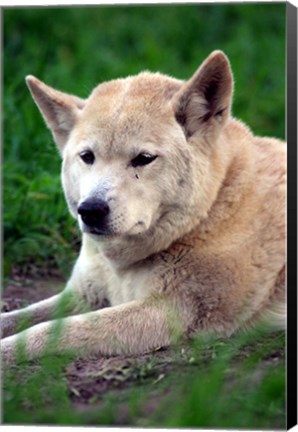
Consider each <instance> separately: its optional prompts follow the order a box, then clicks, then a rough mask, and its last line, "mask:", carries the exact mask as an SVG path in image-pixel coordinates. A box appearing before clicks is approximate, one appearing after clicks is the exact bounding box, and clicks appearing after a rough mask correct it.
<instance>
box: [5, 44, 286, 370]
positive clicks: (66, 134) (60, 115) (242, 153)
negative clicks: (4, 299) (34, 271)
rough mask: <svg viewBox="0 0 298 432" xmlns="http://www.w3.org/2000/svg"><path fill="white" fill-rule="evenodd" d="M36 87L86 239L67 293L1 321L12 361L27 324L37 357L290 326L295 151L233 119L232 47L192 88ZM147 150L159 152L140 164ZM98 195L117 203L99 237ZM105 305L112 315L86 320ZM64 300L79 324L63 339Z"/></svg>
mask: <svg viewBox="0 0 298 432" xmlns="http://www.w3.org/2000/svg"><path fill="white" fill-rule="evenodd" d="M27 83H28V86H29V89H30V91H31V93H32V96H33V98H34V100H35V102H36V103H37V106H38V107H39V109H40V111H41V113H42V115H43V117H44V119H45V121H46V123H47V125H48V127H49V128H50V129H51V132H52V134H53V136H54V139H55V141H56V143H57V145H58V148H59V149H60V152H61V155H62V157H63V168H62V183H63V188H64V192H65V196H66V199H67V203H68V206H69V210H70V212H71V213H72V215H73V216H74V217H75V218H77V219H78V221H79V225H80V228H81V230H82V232H83V241H82V248H81V252H80V256H79V258H78V260H77V263H76V265H75V267H74V270H73V273H72V276H71V278H70V280H69V282H68V284H67V286H66V288H65V290H64V291H63V293H62V294H60V295H58V296H55V297H52V298H51V299H47V300H44V301H41V302H39V303H37V304H35V305H32V306H29V307H27V308H25V309H23V310H21V311H15V312H9V313H6V314H2V316H1V320H2V331H3V335H4V336H8V337H5V338H4V339H3V340H2V342H1V349H2V355H3V358H4V360H6V361H8V362H9V361H13V359H14V357H15V348H16V343H17V340H18V336H16V335H13V336H9V335H10V334H12V333H14V332H15V331H16V326H17V321H18V319H20V318H22V317H23V318H24V317H28V318H30V319H31V324H36V325H34V326H33V327H31V328H30V329H28V330H25V331H24V332H22V333H21V334H20V335H23V336H26V348H27V353H28V356H29V358H34V357H37V356H39V355H41V354H42V353H43V351H44V349H45V348H47V349H48V351H50V352H56V353H61V352H65V351H68V350H73V349H75V350H78V352H79V353H83V354H89V353H99V354H102V355H113V354H119V353H133V354H138V353H143V352H146V351H148V350H152V349H154V348H156V347H158V346H166V345H168V344H170V343H172V342H173V341H175V340H176V338H177V337H179V336H181V335H186V336H189V335H192V334H194V333H196V332H204V331H207V332H210V331H211V332H216V333H217V334H219V335H230V334H232V333H233V332H235V331H236V330H238V329H241V328H244V327H246V326H248V325H249V326H250V325H253V324H254V323H256V322H258V321H266V323H267V324H270V325H271V326H273V327H274V326H277V327H278V328H280V327H284V325H285V176H286V162H285V154H286V145H285V143H284V142H282V141H279V140H277V139H271V138H261V137H256V136H254V135H253V134H252V133H251V131H250V130H249V129H248V128H247V127H246V126H245V125H244V124H242V123H241V122H240V121H238V120H236V119H234V118H233V117H231V98H232V91H233V80H232V74H231V71H230V66H229V62H228V60H227V58H226V57H225V55H224V54H223V53H222V52H220V51H215V52H213V53H212V54H211V55H210V56H209V57H208V58H207V59H206V60H205V62H204V63H203V64H202V66H201V67H200V68H199V69H198V71H197V72H196V73H195V74H194V76H193V77H192V78H191V79H190V80H189V81H186V82H183V81H180V80H176V79H173V78H170V77H167V76H164V75H161V74H158V73H157V74H152V73H149V72H143V73H141V74H139V75H137V76H135V77H128V78H125V79H119V80H114V81H111V82H107V83H103V84H100V85H99V86H98V87H96V88H95V89H94V91H93V92H92V94H91V95H90V97H89V98H88V99H87V100H86V101H83V100H82V99H79V98H77V97H75V96H71V95H67V94H64V93H62V92H58V91H56V90H54V89H52V88H50V87H48V86H46V85H45V84H43V83H42V82H40V81H39V80H37V79H36V78H34V77H32V76H29V77H27ZM256 103H257V101H256ZM85 150H91V151H92V152H93V154H94V155H95V160H94V162H92V164H89V165H88V164H86V163H84V162H83V161H82V159H81V157H80V156H79V154H80V153H81V152H82V151H85ZM140 153H149V154H151V155H153V156H157V158H156V159H155V160H154V161H152V162H151V163H149V164H148V165H144V166H136V167H135V166H133V164H132V161H133V160H134V158H136V157H137V156H138V155H139V154H140ZM90 199H92V200H93V201H96V200H104V202H106V203H107V204H108V206H109V215H108V217H107V220H106V224H105V226H104V228H101V229H103V230H104V232H102V233H101V234H100V235H99V234H98V233H97V234H96V233H95V234H94V232H93V233H92V232H91V228H90V227H89V226H86V224H84V223H83V221H82V218H81V216H79V215H78V207H79V205H80V204H81V203H84V202H86V200H90ZM104 298H106V299H108V300H109V302H110V305H111V306H110V307H108V308H104V309H97V310H95V311H93V312H86V303H87V305H90V306H91V307H93V308H94V307H95V308H98V307H99V305H100V304H101V303H102V301H103V299H104ZM61 299H62V300H63V299H64V301H65V303H66V305H67V307H66V310H65V315H73V316H69V317H67V318H65V319H63V320H62V327H61V331H60V332H58V333H55V331H56V330H57V325H58V324H59V321H49V320H51V319H53V318H54V317H55V313H56V310H57V304H58V303H59V301H61ZM43 321H45V322H43ZM57 323H58V324H57ZM55 325H56V326H55ZM55 329H56V330H55ZM48 335H52V337H53V338H54V342H53V343H52V345H49V347H47V340H48V337H47V336H48Z"/></svg>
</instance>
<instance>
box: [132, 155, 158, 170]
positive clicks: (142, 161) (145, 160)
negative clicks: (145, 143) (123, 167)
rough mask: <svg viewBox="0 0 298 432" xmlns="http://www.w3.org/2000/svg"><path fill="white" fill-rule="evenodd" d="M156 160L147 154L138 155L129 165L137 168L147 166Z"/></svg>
mask: <svg viewBox="0 0 298 432" xmlns="http://www.w3.org/2000/svg"><path fill="white" fill-rule="evenodd" d="M156 158H157V156H153V155H151V154H149V153H140V154H139V155H138V156H137V157H135V158H134V159H133V160H132V161H131V164H132V166H133V167H134V168H135V167H138V166H144V165H148V164H150V163H151V162H153V161H154V160H155V159H156Z"/></svg>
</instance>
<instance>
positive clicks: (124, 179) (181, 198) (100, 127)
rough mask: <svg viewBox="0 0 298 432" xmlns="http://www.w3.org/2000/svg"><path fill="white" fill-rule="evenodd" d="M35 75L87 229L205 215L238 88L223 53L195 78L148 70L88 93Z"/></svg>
mask: <svg viewBox="0 0 298 432" xmlns="http://www.w3.org/2000/svg"><path fill="white" fill-rule="evenodd" d="M26 80H27V84H28V86H29V88H30V91H31V93H32V96H33V98H34V100H35V102H36V103H37V105H38V107H39V109H40V111H41V113H42V115H43V117H44V119H45V121H46V123H47V125H48V127H49V128H50V129H51V131H52V134H53V136H54V139H55V141H56V143H57V146H58V148H59V150H60V152H61V154H62V157H63V171H62V182H63V187H64V191H65V195H66V199H67V202H68V206H69V209H70V211H71V213H72V214H73V215H74V216H75V217H76V218H78V221H79V225H80V228H81V230H82V231H83V232H85V233H87V234H90V235H91V236H92V237H93V238H96V239H98V240H100V239H101V238H103V237H106V236H109V237H115V236H116V237H118V238H119V237H125V236H126V237H127V236H140V235H141V234H147V235H149V236H152V235H154V233H155V234H156V231H155V227H157V226H159V225H160V226H163V229H164V230H171V229H170V228H169V225H171V224H173V225H176V228H175V229H176V230H177V226H184V221H185V223H187V224H188V225H187V226H188V228H189V224H190V222H189V218H188V216H191V217H192V218H193V217H194V215H195V216H196V217H200V216H201V217H202V216H204V215H205V214H206V212H207V211H208V206H209V207H210V200H211V198H212V197H211V196H210V195H212V194H213V192H212V191H211V189H212V188H211V189H210V181H212V179H211V180H210V170H212V169H213V167H212V163H211V162H210V154H211V153H214V144H213V143H215V142H216V141H217V138H218V136H219V135H220V132H221V130H222V128H223V126H224V124H225V122H226V121H227V119H228V117H229V113H230V103H231V94H232V76H231V71H230V67H229V63H228V60H227V58H226V57H225V55H224V54H223V53H222V52H220V51H215V52H213V53H212V54H211V55H210V56H209V57H208V58H207V60H205V62H204V63H203V64H202V65H201V67H200V68H199V69H198V71H197V72H196V73H195V74H194V76H193V77H192V78H191V79H190V80H189V81H186V82H183V81H180V80H176V79H173V78H170V77H167V76H164V75H161V74H159V73H156V74H152V73H148V72H144V73H141V74H139V75H137V76H135V77H128V78H125V79H118V80H113V81H110V82H106V83H103V84H100V85H99V86H98V87H96V88H95V89H94V91H93V92H92V94H91V95H90V97H89V98H88V99H87V100H82V99H80V98H78V97H75V96H72V95H69V94H65V93H62V92H60V91H57V90H54V89H53V88H51V87H48V86H47V85H45V84H44V83H42V82H41V81H39V80H37V79H36V78H34V77H32V76H28V77H27V78H26ZM211 177H212V176H211ZM213 177H216V174H214V176H213ZM214 193H215V192H214ZM163 224H164V225H163ZM166 224H167V225H166ZM185 228H186V227H184V228H182V230H183V229H185Z"/></svg>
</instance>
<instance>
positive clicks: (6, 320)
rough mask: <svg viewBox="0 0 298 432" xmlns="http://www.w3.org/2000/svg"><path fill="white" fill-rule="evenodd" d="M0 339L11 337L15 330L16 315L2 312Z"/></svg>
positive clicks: (0, 317)
mask: <svg viewBox="0 0 298 432" xmlns="http://www.w3.org/2000/svg"><path fill="white" fill-rule="evenodd" d="M0 323H1V324H0V328H1V339H2V338H6V337H7V336H10V335H12V334H13V333H14V332H15V329H16V315H15V313H14V312H4V313H1V316H0Z"/></svg>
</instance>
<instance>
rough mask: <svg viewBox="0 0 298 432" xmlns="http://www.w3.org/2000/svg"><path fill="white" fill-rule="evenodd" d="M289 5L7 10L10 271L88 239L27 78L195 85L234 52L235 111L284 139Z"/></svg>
mask: <svg viewBox="0 0 298 432" xmlns="http://www.w3.org/2000/svg"><path fill="white" fill-rule="evenodd" d="M285 8H286V6H285V4H235V5H234V4H225V5H223V4H222V5H167V6H143V7H140V6H130V7H89V8H87V7H83V8H81V7H76V8H63V7H61V8H24V9H18V8H14V9H5V10H4V12H3V24H4V57H3V58H4V71H3V72H4V92H3V96H4V101H3V108H4V111H3V112H4V113H3V124H4V133H3V144H4V145H3V159H4V164H3V184H4V188H3V208H4V212H3V225H4V230H3V231H4V273H5V275H8V273H9V271H10V269H11V267H12V265H14V266H16V265H17V266H25V265H26V264H27V263H35V264H42V263H44V264H46V265H54V266H56V267H58V268H60V270H62V272H64V274H68V273H69V271H70V268H71V265H72V263H73V261H74V259H75V255H76V249H77V245H78V242H79V234H78V230H77V227H76V223H75V221H74V220H72V218H71V217H70V216H69V214H68V211H67V208H66V205H65V203H64V198H63V194H62V191H61V188H60V180H59V173H60V157H59V155H58V152H57V151H56V149H55V146H54V144H53V142H52V137H51V135H50V132H49V131H48V130H47V129H46V127H45V125H44V122H43V120H42V118H41V116H40V114H39V112H38V110H37V108H36V106H35V105H34V103H33V101H32V99H31V96H30V95H29V91H28V89H27V88H26V85H25V81H24V78H25V76H26V75H27V74H33V75H36V76H37V77H39V78H40V79H42V80H43V81H45V82H47V83H48V84H49V85H52V86H55V87H57V88H59V89H61V90H63V91H66V92H70V93H74V94H77V95H79V96H81V97H86V96H88V94H89V93H90V91H91V90H92V88H93V87H94V86H95V85H96V84H98V83H99V82H101V81H104V80H109V79H112V78H115V77H119V76H126V75H129V74H135V73H137V72H139V71H141V70H144V69H149V70H153V71H156V70H158V71H161V72H163V73H167V74H170V75H173V76H175V77H178V78H183V79H187V78H188V77H190V76H191V75H192V74H193V73H194V71H195V70H196V69H197V67H198V66H199V64H200V63H201V62H202V61H203V59H204V58H205V57H206V56H207V55H208V54H209V53H210V52H211V51H212V50H214V49H222V50H224V51H225V52H226V54H227V55H228V56H229V58H230V60H231V64H232V68H233V71H234V78H235V98H234V105H233V112H234V115H235V116H236V117H239V118H241V119H242V120H243V121H245V122H247V123H248V124H249V125H250V126H251V128H252V129H253V131H254V132H255V133H257V134H261V135H270V136H277V137H279V138H284V135H285V122H284V113H285Z"/></svg>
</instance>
